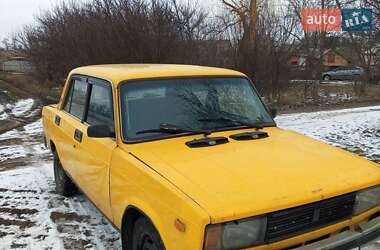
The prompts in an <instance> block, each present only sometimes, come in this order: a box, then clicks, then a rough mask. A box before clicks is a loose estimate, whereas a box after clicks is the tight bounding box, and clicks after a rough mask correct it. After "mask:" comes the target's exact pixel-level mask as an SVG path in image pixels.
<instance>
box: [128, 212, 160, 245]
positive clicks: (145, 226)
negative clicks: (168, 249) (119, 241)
mask: <svg viewBox="0 0 380 250" xmlns="http://www.w3.org/2000/svg"><path fill="white" fill-rule="evenodd" d="M132 250H165V247H164V244H163V243H162V240H161V238H160V235H159V234H158V232H157V230H156V229H155V228H154V226H153V225H152V223H150V221H149V220H148V219H147V218H145V217H140V218H138V219H137V220H136V222H135V225H134V228H133V236H132Z"/></svg>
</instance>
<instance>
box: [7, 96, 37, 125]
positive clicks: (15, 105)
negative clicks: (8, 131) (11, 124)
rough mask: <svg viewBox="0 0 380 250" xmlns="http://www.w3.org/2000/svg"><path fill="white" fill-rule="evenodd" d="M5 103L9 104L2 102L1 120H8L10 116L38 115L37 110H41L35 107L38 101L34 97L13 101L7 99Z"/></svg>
mask: <svg viewBox="0 0 380 250" xmlns="http://www.w3.org/2000/svg"><path fill="white" fill-rule="evenodd" d="M0 94H1V93H0ZM0 100H1V98H0ZM1 103H3V102H1ZM4 103H7V104H0V121H1V120H6V119H8V118H9V117H11V118H19V117H23V118H25V117H31V116H34V115H36V112H39V110H38V109H34V107H35V106H36V102H35V100H33V99H23V100H19V101H17V102H11V101H10V100H7V102H4Z"/></svg>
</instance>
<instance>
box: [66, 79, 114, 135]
mask: <svg viewBox="0 0 380 250" xmlns="http://www.w3.org/2000/svg"><path fill="white" fill-rule="evenodd" d="M75 80H80V81H84V82H85V83H86V85H87V90H86V100H85V106H84V112H83V115H82V117H81V118H79V117H76V116H75V115H73V114H71V113H70V112H67V111H66V110H65V106H66V103H67V101H68V99H69V98H70V96H69V95H70V92H71V89H72V87H73V84H74V81H75ZM68 84H69V86H68V88H67V90H66V93H65V96H64V98H63V100H64V101H63V102H62V105H61V107H60V110H61V111H63V112H65V113H66V114H68V115H69V116H70V117H73V118H74V119H76V120H78V121H79V122H80V123H82V124H85V125H87V126H90V124H89V123H87V117H88V108H89V105H90V98H91V91H92V86H93V85H98V86H103V87H104V86H106V87H107V88H109V89H110V100H111V105H112V111H113V121H114V125H113V126H114V131H115V134H116V114H115V104H114V86H113V84H112V82H111V81H109V80H106V79H102V78H98V77H93V76H87V75H82V74H75V75H72V76H71V77H70V79H69V81H68ZM72 93H73V92H72ZM71 101H72V98H71Z"/></svg>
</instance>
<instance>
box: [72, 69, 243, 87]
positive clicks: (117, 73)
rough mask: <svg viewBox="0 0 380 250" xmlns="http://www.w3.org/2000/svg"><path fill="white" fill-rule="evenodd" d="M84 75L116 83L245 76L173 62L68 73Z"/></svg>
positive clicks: (234, 72) (78, 70) (224, 70)
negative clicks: (141, 80) (156, 79)
mask: <svg viewBox="0 0 380 250" xmlns="http://www.w3.org/2000/svg"><path fill="white" fill-rule="evenodd" d="M73 74H77V75H86V76H92V77H96V78H101V79H104V80H108V81H110V82H112V83H113V84H114V85H118V84H119V83H120V82H123V81H127V80H138V79H150V78H170V77H193V76H229V77H230V76H235V77H246V75H244V74H243V73H240V72H238V71H234V70H229V69H222V68H214V67H203V66H194V65H175V64H109V65H93V66H85V67H80V68H76V69H74V70H73V71H71V72H70V75H73Z"/></svg>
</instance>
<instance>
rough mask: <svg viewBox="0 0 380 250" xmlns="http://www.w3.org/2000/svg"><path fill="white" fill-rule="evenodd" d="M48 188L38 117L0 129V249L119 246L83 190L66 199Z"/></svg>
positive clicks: (115, 234)
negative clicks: (17, 125)
mask: <svg viewBox="0 0 380 250" xmlns="http://www.w3.org/2000/svg"><path fill="white" fill-rule="evenodd" d="M20 167H22V168H20ZM9 169H11V170H9ZM54 188H55V185H54V177H53V168H52V160H51V156H50V153H49V151H48V150H46V148H45V147H44V145H43V142H42V124H41V120H38V121H36V122H33V123H31V124H28V125H26V126H24V127H22V128H20V129H15V130H11V131H9V132H7V133H4V134H2V135H0V250H5V249H31V250H34V249H36V250H39V249H53V250H54V249H120V248H121V245H120V244H121V243H120V237H119V233H118V232H117V231H116V230H115V229H113V227H112V226H111V225H110V224H109V223H108V222H107V221H106V219H105V218H104V217H103V216H102V215H101V214H100V212H99V211H98V210H97V209H96V208H95V207H93V205H92V204H91V203H90V202H88V200H87V199H86V198H85V197H84V196H83V195H78V196H76V197H73V198H70V199H68V198H64V197H62V196H59V195H57V194H55V190H54Z"/></svg>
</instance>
